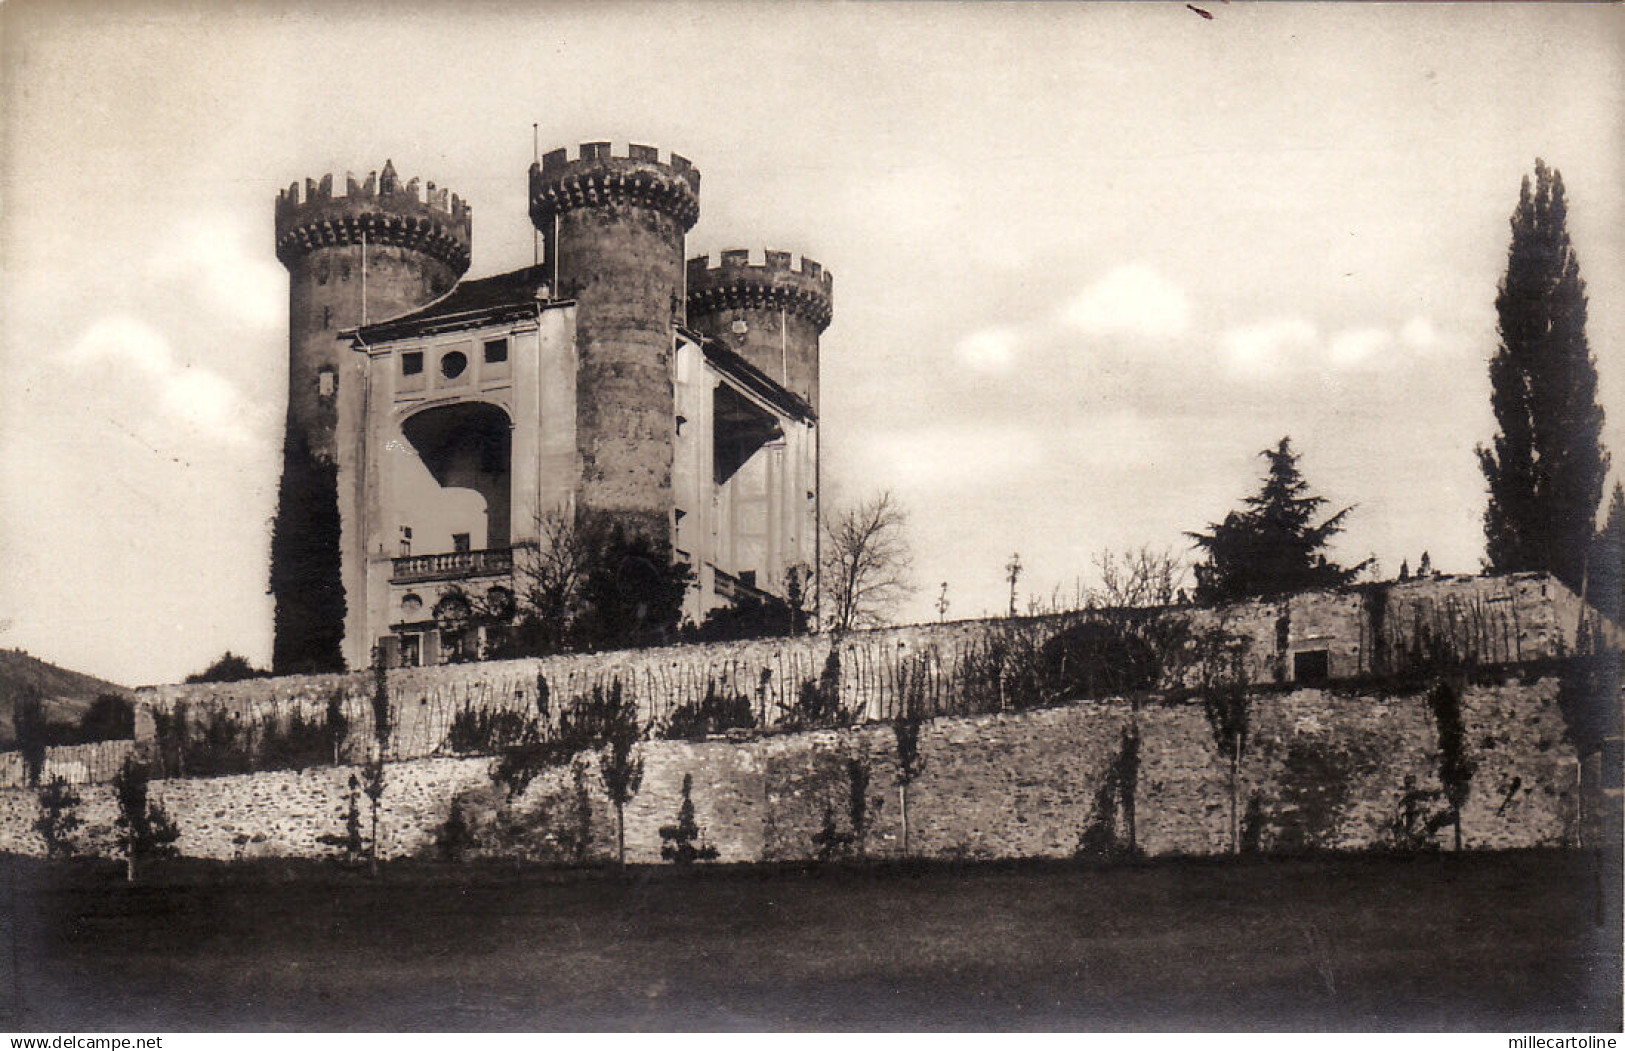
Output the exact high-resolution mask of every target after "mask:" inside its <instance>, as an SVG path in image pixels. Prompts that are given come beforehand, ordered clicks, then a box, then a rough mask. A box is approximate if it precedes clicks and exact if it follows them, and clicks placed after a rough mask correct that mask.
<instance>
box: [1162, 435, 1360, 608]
mask: <svg viewBox="0 0 1625 1051" xmlns="http://www.w3.org/2000/svg"><path fill="white" fill-rule="evenodd" d="M1259 455H1260V456H1263V457H1264V458H1265V459H1267V460H1268V461H1269V471H1268V473H1267V474H1266V475H1265V476H1264V484H1263V486H1262V487H1261V488H1260V489H1259V492H1258V494H1257V495H1256V496H1250V497H1248V498H1247V507H1246V510H1243V511H1232V512H1230V514H1228V515H1226V516H1225V519H1224V521H1223V522H1215V523H1212V524H1210V525H1209V526H1208V529H1209V530H1211V532H1208V533H1186V534H1185V535H1186V536H1188V537H1190V538H1191V539H1192V540H1194V541H1195V542H1196V546H1197V547H1199V548H1202V549H1203V550H1204V551H1205V552H1206V554H1207V560H1206V561H1205V562H1203V563H1202V564H1200V565H1197V566H1196V567H1194V568H1195V573H1196V600H1197V601H1198V602H1209V603H1211V602H1229V601H1232V600H1235V599H1242V598H1252V597H1255V596H1268V595H1280V594H1286V593H1290V592H1294V591H1304V590H1308V589H1312V588H1333V587H1340V586H1342V585H1344V584H1347V583H1349V582H1351V581H1352V580H1354V578H1355V577H1357V576H1358V575H1359V574H1360V573H1361V572H1363V571H1364V570H1365V568H1366V567H1367V566H1368V565H1370V564H1371V560H1370V559H1366V560H1365V561H1363V562H1361V563H1359V564H1358V565H1355V566H1350V567H1347V568H1344V567H1343V566H1340V565H1338V564H1337V563H1335V562H1332V561H1330V560H1329V559H1327V557H1326V555H1325V553H1324V551H1323V550H1322V549H1323V548H1324V547H1325V546H1326V544H1327V542H1328V541H1330V540H1331V538H1332V537H1334V536H1336V535H1337V534H1338V533H1340V532H1342V531H1343V520H1344V519H1345V518H1346V517H1347V516H1348V514H1349V512H1350V511H1352V510H1353V508H1352V507H1345V508H1344V509H1343V510H1341V511H1339V512H1337V513H1336V514H1334V515H1332V516H1331V517H1330V518H1328V519H1326V520H1325V521H1323V522H1321V523H1319V524H1318V525H1316V524H1314V518H1315V516H1316V515H1317V514H1319V512H1320V508H1321V507H1322V506H1323V505H1324V504H1325V503H1326V500H1325V498H1324V497H1319V496H1310V495H1308V494H1309V483H1307V482H1305V481H1304V480H1303V476H1302V475H1301V474H1300V473H1299V472H1298V456H1297V454H1296V453H1294V452H1293V451H1292V439H1291V438H1282V439H1281V441H1280V444H1279V445H1277V446H1276V447H1275V448H1274V449H1265V450H1264V451H1263V452H1262V453H1260V454H1259Z"/></svg>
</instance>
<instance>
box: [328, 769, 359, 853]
mask: <svg viewBox="0 0 1625 1051" xmlns="http://www.w3.org/2000/svg"><path fill="white" fill-rule="evenodd" d="M344 800H345V807H344V834H343V835H333V834H332V833H326V834H323V835H320V836H317V837H316V842H318V843H320V844H322V845H323V846H327V847H333V848H334V849H335V850H342V851H344V862H345V864H347V865H354V864H355V863H356V862H357V861H359V860H361V851H362V850H363V849H365V844H364V843H363V842H362V839H361V781H360V779H359V778H357V777H356V776H355V775H354V774H351V775H350V789H349V791H348V792H346V793H345V796H344Z"/></svg>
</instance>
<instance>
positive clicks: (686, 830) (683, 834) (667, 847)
mask: <svg viewBox="0 0 1625 1051" xmlns="http://www.w3.org/2000/svg"><path fill="white" fill-rule="evenodd" d="M693 789H694V777H693V775H692V774H684V775H683V802H682V804H681V805H680V806H679V807H678V808H677V824H675V825H664V826H662V827H661V829H660V839H661V841H662V842H661V844H660V856H661V857H662V858H664V859H665V860H667V861H670V862H673V863H675V864H678V865H692V864H693V863H694V862H696V861H715V860H716V859H717V848H716V847H713V846H711V845H710V844H709V843H703V842H701V841H700V840H701V832H700V825H699V822H698V821H696V820H695V819H694V799H693ZM622 860H623V862H624V860H625V859H624V858H623V859H622Z"/></svg>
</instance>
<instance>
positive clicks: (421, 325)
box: [272, 142, 833, 670]
mask: <svg viewBox="0 0 1625 1051" xmlns="http://www.w3.org/2000/svg"><path fill="white" fill-rule="evenodd" d="M699 188H700V173H699V172H698V171H697V170H696V169H695V168H694V167H693V165H692V164H691V163H690V162H689V161H688V160H687V159H685V158H683V157H681V156H678V155H676V154H669V155H667V156H666V158H665V159H662V158H661V156H660V154H659V152H658V151H657V150H655V149H653V148H651V147H647V146H638V145H633V146H631V147H630V148H629V149H627V150H626V151H625V152H624V153H622V152H621V151H619V150H614V149H612V147H611V145H610V144H609V143H605V142H594V143H585V144H583V145H582V146H581V147H580V149H579V152H578V153H577V155H576V156H574V157H571V156H570V155H569V153H568V151H566V150H562V149H561V150H555V151H553V152H551V153H548V154H546V155H545V156H544V157H543V158H542V159H541V160H540V161H539V162H537V163H536V164H534V165H532V167H531V171H530V195H529V199H530V205H529V208H530V218H531V221H532V223H534V225H535V227H536V230H537V233H538V241H539V246H540V247H539V251H538V261H537V262H536V264H535V265H533V266H529V267H525V268H523V269H519V270H514V271H511V272H508V273H503V274H498V275H495V276H491V277H486V278H480V279H476V280H461V278H462V276H463V274H464V273H465V272H466V270H467V268H468V264H469V250H470V245H471V242H472V229H473V223H472V212H471V210H470V208H469V207H468V206H467V204H466V203H465V202H464V201H462V199H461V198H459V197H456V196H453V195H450V194H449V193H448V191H446V190H445V189H437V188H436V187H435V185H434V184H433V183H430V184H428V186H427V188H426V192H420V191H419V188H418V182H417V180H415V179H414V180H412V181H411V182H408V183H404V184H403V183H402V182H401V181H400V179H399V178H398V176H397V175H396V173H395V171H394V168H393V166H392V165H387V164H386V166H385V168H384V170H383V173H382V175H381V176H380V177H377V178H376V179H375V178H374V177H369V178H368V179H367V180H366V182H365V183H357V181H356V180H355V179H354V178H349V179H347V185H346V192H345V193H343V194H342V195H340V194H337V193H335V192H334V188H333V183H332V177H331V176H328V177H326V178H323V179H322V180H321V181H320V182H315V181H311V180H307V181H306V182H305V185H304V193H303V194H302V195H301V194H300V192H299V186H298V185H297V184H295V185H294V186H290V187H289V188H288V189H287V190H286V191H284V192H283V193H281V194H280V195H279V197H278V200H277V207H276V232H277V255H278V258H279V259H280V260H281V261H282V262H283V263H284V265H286V266H287V268H288V271H289V274H290V297H289V395H288V422H287V441H286V443H285V464H284V478H283V489H282V493H281V505H280V506H279V511H278V522H277V539H276V541H274V542H273V553H272V558H273V566H272V577H273V590H274V591H276V593H277V600H278V610H277V626H278V653H279V657H280V656H281V655H282V651H283V646H284V643H285V641H288V640H297V641H298V642H300V643H302V644H310V642H311V640H310V637H309V633H310V632H311V628H310V626H309V625H311V624H317V625H319V624H320V622H321V621H322V619H323V616H324V614H325V616H326V617H327V619H328V620H330V621H334V622H335V623H333V625H332V627H331V628H330V629H329V631H330V633H332V634H336V635H337V636H338V637H337V638H333V639H330V640H327V641H324V640H322V639H316V641H315V643H314V645H316V646H318V647H319V646H321V645H324V644H326V645H332V644H336V646H337V649H338V651H339V653H341V654H342V659H343V661H344V663H345V664H347V665H348V666H350V667H352V668H355V667H361V666H364V665H366V664H368V663H369V662H370V661H371V660H372V659H373V654H374V652H375V648H376V649H377V652H378V653H380V654H381V655H382V656H383V657H384V659H385V660H386V661H387V662H388V663H391V664H405V665H417V664H434V663H439V662H440V661H442V660H444V659H447V658H448V657H449V656H451V655H453V654H457V653H460V654H462V655H473V653H474V652H477V651H478V649H479V647H480V646H481V642H482V640H481V637H480V634H479V632H480V631H481V630H482V629H479V628H469V629H468V630H466V631H457V632H448V631H447V630H446V628H445V623H446V618H445V617H444V616H437V610H438V611H441V612H442V613H443V612H444V604H445V603H446V602H447V601H449V600H453V599H454V600H456V601H467V600H470V599H472V600H473V601H475V602H477V603H479V604H480V605H481V607H482V608H484V609H488V610H489V609H501V608H503V606H504V604H505V603H506V604H511V603H512V601H513V597H514V592H515V588H516V587H517V586H520V582H519V581H516V573H519V572H521V571H522V567H523V565H524V563H525V559H526V558H534V557H536V556H537V554H538V553H539V552H540V550H541V548H542V547H543V545H544V544H546V543H547V542H548V540H549V537H548V535H547V533H548V530H549V528H550V526H549V523H550V522H557V521H560V520H564V521H568V522H571V523H576V522H582V521H592V522H594V523H596V524H599V525H606V526H609V527H613V528H615V529H617V530H619V531H620V532H621V533H622V535H626V536H634V535H636V536H641V537H644V538H647V539H650V540H653V541H656V542H657V543H658V544H659V545H662V546H665V545H669V547H670V548H671V550H672V552H673V557H675V558H676V559H677V560H679V561H681V562H685V563H687V564H688V565H689V567H690V568H691V569H692V571H693V576H694V580H695V585H694V587H693V588H691V590H690V593H689V595H688V597H687V599H686V604H685V613H686V615H687V616H688V617H690V618H691V619H693V620H695V621H696V622H697V621H700V620H702V619H703V618H704V617H705V615H706V614H707V613H709V612H710V611H711V610H714V609H717V608H719V607H724V606H728V605H734V604H737V603H740V602H745V601H757V602H783V601H784V600H785V599H786V598H787V597H788V594H789V593H790V592H791V591H792V590H794V588H793V586H792V584H791V578H792V576H793V575H796V574H800V573H803V572H807V571H813V570H814V569H815V567H816V566H817V563H818V557H817V535H818V528H817V526H818V360H819V339H820V336H821V334H822V332H823V331H824V329H825V328H826V327H827V326H828V325H829V322H830V319H831V311H832V305H833V282H832V278H831V276H830V274H829V273H828V272H827V271H825V270H824V269H823V268H822V267H821V266H820V265H819V264H818V263H816V262H814V261H812V260H810V259H806V258H801V259H799V260H797V259H795V257H793V256H792V255H791V254H790V253H787V252H777V251H768V252H766V253H764V254H763V255H762V256H761V257H760V258H759V259H753V258H752V255H751V253H750V252H748V251H739V250H730V251H725V252H723V253H722V254H721V257H720V261H719V262H717V263H713V262H712V260H711V259H710V258H709V257H707V256H699V257H696V258H694V259H686V258H685V256H686V253H685V244H684V239H685V236H686V234H687V233H688V231H689V230H690V229H691V228H692V227H693V225H694V223H695V221H696V219H697V218H698V216H699ZM324 485H325V486H328V487H329V488H331V489H332V490H333V491H334V493H335V496H336V500H334V501H330V502H336V514H335V515H327V516H325V517H324V516H323V514H322V513H321V507H322V505H323V502H324V500H326V496H325V493H324V492H322V491H318V490H320V489H321V487H322V486H324ZM301 487H303V488H304V489H308V490H310V492H303V491H301ZM311 506H314V507H315V508H316V510H315V511H311V510H310V509H309V508H310V507H311ZM324 552H326V554H325V557H324V554H323V553H324ZM295 563H297V564H295ZM279 581H280V582H281V586H280V587H278V582H279ZM335 598H337V599H339V601H334V600H335ZM340 608H342V615H341V621H342V623H341V624H340V623H338V621H339V620H340V614H338V612H337V611H338V610H339V609H340ZM299 633H305V634H304V635H303V636H301V635H299ZM285 636H286V639H285ZM278 663H279V664H283V663H285V662H283V661H281V660H279V662H278ZM279 670H280V669H279Z"/></svg>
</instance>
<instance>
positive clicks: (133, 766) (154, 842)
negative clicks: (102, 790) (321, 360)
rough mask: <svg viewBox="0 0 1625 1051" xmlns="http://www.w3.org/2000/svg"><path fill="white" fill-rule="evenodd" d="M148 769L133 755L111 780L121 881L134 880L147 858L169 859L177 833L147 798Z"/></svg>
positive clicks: (167, 818)
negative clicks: (121, 858) (122, 867)
mask: <svg viewBox="0 0 1625 1051" xmlns="http://www.w3.org/2000/svg"><path fill="white" fill-rule="evenodd" d="M148 782H149V777H148V774H147V768H146V766H144V765H143V764H142V763H141V762H140V761H138V760H137V759H136V758H135V756H130V757H129V758H127V759H126V760H125V761H124V766H123V767H122V768H120V770H119V772H118V773H117V774H115V775H114V777H113V796H114V798H115V799H117V800H118V818H117V819H116V820H115V821H114V823H113V824H114V828H115V829H116V830H117V832H118V845H119V849H120V850H121V851H122V852H123V853H124V878H125V879H127V880H129V881H130V882H132V883H133V882H134V881H135V876H136V866H137V864H138V863H140V862H142V861H145V860H146V859H148V858H160V857H172V856H174V854H175V841H176V840H177V839H179V838H180V830H179V829H177V828H176V827H175V823H174V822H173V821H171V820H170V818H169V815H168V814H167V813H165V812H164V808H163V807H162V806H160V805H159V804H157V803H154V802H152V801H151V800H150V799H149V798H148V796H147V789H148Z"/></svg>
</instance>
